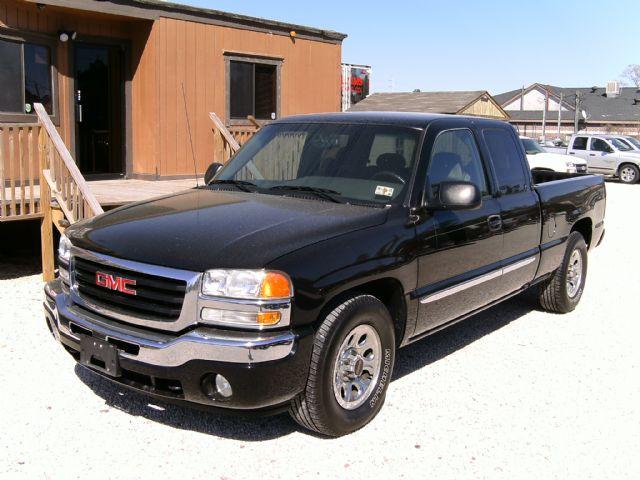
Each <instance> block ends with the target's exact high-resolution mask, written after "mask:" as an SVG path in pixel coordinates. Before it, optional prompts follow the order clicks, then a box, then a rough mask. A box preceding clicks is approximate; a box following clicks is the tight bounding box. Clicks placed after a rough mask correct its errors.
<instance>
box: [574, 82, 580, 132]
mask: <svg viewBox="0 0 640 480" xmlns="http://www.w3.org/2000/svg"><path fill="white" fill-rule="evenodd" d="M578 115H580V94H579V93H578V91H577V90H576V111H575V115H574V117H573V133H578Z"/></svg>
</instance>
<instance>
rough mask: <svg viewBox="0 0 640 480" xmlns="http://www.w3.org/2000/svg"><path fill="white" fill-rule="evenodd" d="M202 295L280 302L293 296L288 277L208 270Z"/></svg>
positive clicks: (255, 271) (264, 273)
mask: <svg viewBox="0 0 640 480" xmlns="http://www.w3.org/2000/svg"><path fill="white" fill-rule="evenodd" d="M202 293H203V294H204V295H210V296H213V297H226V298H238V299H249V300H280V299H287V298H291V297H292V296H293V287H292V285H291V280H290V279H289V277H288V276H287V275H286V274H284V273H281V272H271V271H267V270H208V271H207V272H205V274H204V277H203V279H202Z"/></svg>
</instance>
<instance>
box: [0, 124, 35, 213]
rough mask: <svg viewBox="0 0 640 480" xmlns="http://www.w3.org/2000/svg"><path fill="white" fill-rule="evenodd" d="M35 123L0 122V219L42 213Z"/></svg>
mask: <svg viewBox="0 0 640 480" xmlns="http://www.w3.org/2000/svg"><path fill="white" fill-rule="evenodd" d="M39 131H40V126H39V125H38V124H37V123H28V124H27V123H20V124H0V222H2V221H8V220H22V219H29V218H37V217H41V216H42V209H41V205H40V201H39V196H40V195H39V191H40V186H39V183H40V182H39V178H40V175H39V164H40V158H39V154H38V144H37V142H38V133H39Z"/></svg>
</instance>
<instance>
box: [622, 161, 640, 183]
mask: <svg viewBox="0 0 640 480" xmlns="http://www.w3.org/2000/svg"><path fill="white" fill-rule="evenodd" d="M618 176H619V177H620V181H621V182H622V183H627V184H629V185H632V184H634V183H637V182H638V179H640V170H639V169H638V167H637V166H636V165H633V164H630V163H627V164H625V165H622V166H621V167H620V173H619V175H618Z"/></svg>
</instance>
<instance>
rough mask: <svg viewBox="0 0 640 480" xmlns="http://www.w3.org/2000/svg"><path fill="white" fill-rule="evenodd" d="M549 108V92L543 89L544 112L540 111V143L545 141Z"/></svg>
mask: <svg viewBox="0 0 640 480" xmlns="http://www.w3.org/2000/svg"><path fill="white" fill-rule="evenodd" d="M548 108H549V90H548V89H547V87H545V88H544V110H542V143H544V142H546V141H547V110H548Z"/></svg>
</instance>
